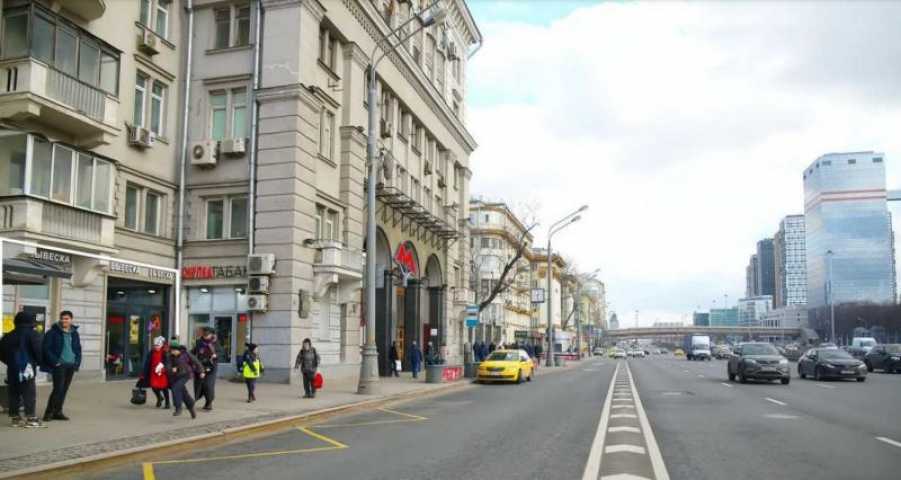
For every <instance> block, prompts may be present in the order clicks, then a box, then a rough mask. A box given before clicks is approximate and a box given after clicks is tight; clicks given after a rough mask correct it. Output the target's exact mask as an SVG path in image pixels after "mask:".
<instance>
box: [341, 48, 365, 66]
mask: <svg viewBox="0 0 901 480" xmlns="http://www.w3.org/2000/svg"><path fill="white" fill-rule="evenodd" d="M344 59H345V60H353V61H354V62H355V63H356V64H357V65H360V66H362V67H363V69H364V70H365V69H366V67H367V65H368V64H369V57H367V56H366V52H364V51H363V49H362V48H360V46H359V45H358V44H357V43H356V42H349V43H347V44H345V45H344Z"/></svg>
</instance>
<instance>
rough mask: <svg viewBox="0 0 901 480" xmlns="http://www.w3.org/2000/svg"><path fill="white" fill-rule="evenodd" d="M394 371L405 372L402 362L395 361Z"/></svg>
mask: <svg viewBox="0 0 901 480" xmlns="http://www.w3.org/2000/svg"><path fill="white" fill-rule="evenodd" d="M394 369H395V370H397V371H398V372H399V371H401V370H403V366H402V365H401V363H400V360H395V361H394Z"/></svg>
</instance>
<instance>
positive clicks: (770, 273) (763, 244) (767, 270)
mask: <svg viewBox="0 0 901 480" xmlns="http://www.w3.org/2000/svg"><path fill="white" fill-rule="evenodd" d="M756 274H757V277H756V279H755V281H756V288H755V290H756V292H757V295H773V291H774V290H775V287H776V261H775V256H774V250H773V239H772V238H764V239H763V240H760V241H758V242H757V271H756Z"/></svg>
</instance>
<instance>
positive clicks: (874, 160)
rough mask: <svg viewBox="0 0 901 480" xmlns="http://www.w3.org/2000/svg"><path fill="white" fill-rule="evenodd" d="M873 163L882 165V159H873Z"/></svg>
mask: <svg viewBox="0 0 901 480" xmlns="http://www.w3.org/2000/svg"><path fill="white" fill-rule="evenodd" d="M873 163H882V157H874V158H873Z"/></svg>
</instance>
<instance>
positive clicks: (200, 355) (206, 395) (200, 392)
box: [191, 328, 219, 411]
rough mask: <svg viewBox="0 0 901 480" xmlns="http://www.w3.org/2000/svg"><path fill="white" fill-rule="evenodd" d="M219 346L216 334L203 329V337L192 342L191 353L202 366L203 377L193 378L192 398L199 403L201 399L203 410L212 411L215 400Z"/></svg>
mask: <svg viewBox="0 0 901 480" xmlns="http://www.w3.org/2000/svg"><path fill="white" fill-rule="evenodd" d="M218 351H219V344H218V343H217V338H216V333H215V332H214V331H213V330H212V329H210V328H205V329H204V330H203V335H201V337H200V338H198V339H197V341H196V342H194V349H193V350H192V351H191V353H193V354H194V356H195V357H197V359H198V360H200V364H201V365H203V375H202V376H197V377H195V378H194V396H195V397H196V400H197V401H198V402H199V401H200V398H201V397H203V409H204V410H206V411H210V410H212V409H213V400H215V399H216V374H217V372H218V371H219V355H218Z"/></svg>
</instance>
